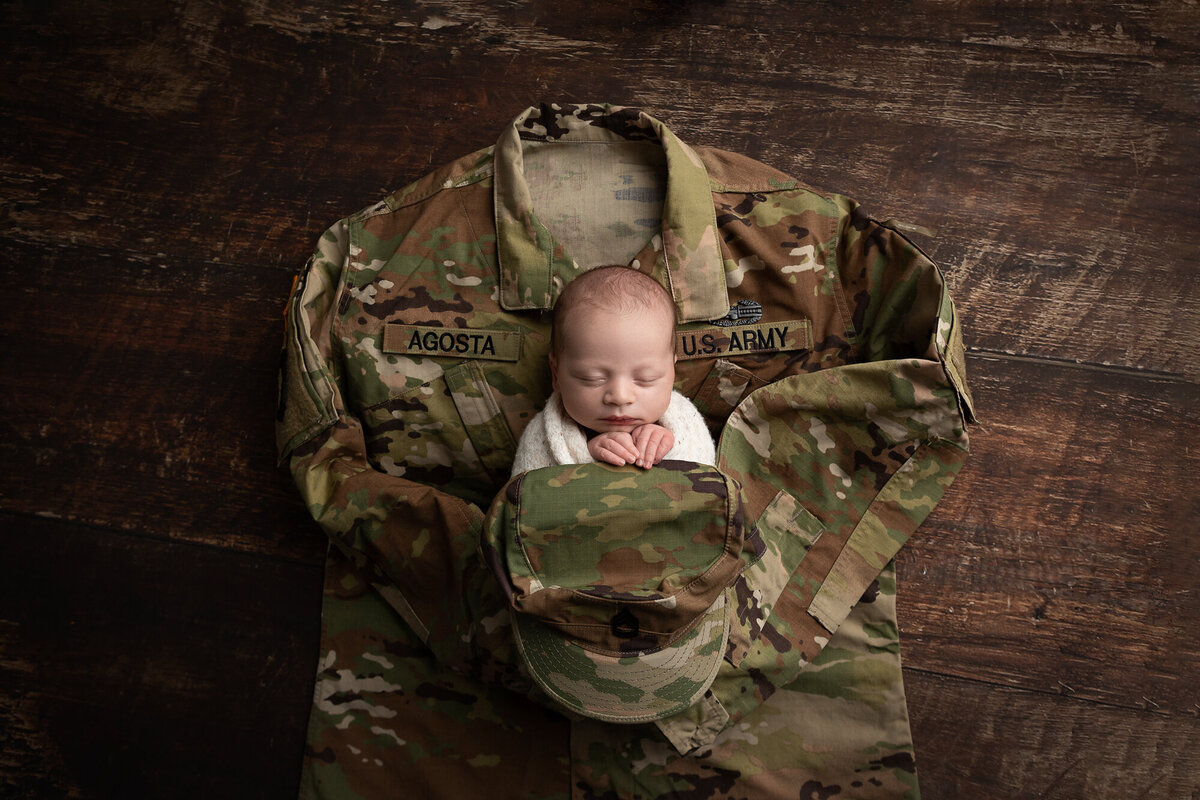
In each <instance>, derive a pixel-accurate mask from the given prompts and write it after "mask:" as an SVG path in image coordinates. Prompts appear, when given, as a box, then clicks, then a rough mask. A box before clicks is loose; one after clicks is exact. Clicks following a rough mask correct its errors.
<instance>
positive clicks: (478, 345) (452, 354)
mask: <svg viewBox="0 0 1200 800" xmlns="http://www.w3.org/2000/svg"><path fill="white" fill-rule="evenodd" d="M383 352H385V353H396V354H398V355H405V356H428V357H431V358H480V359H486V360H489V361H517V360H519V359H520V358H521V332H520V331H498V330H485V329H483V328H434V327H429V326H426V325H402V324H400V323H398V322H389V323H388V324H387V327H385V328H384V329H383Z"/></svg>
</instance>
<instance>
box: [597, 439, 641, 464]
mask: <svg viewBox="0 0 1200 800" xmlns="http://www.w3.org/2000/svg"><path fill="white" fill-rule="evenodd" d="M587 446H588V452H589V453H590V454H591V456H592V458H594V459H596V460H597V461H604V462H607V463H609V464H613V465H615V466H618V467H619V466H621V465H622V464H632V463H633V462H635V461H637V459H638V450H637V448H636V447H635V446H634V444H633V437H632V436H630V435H629V434H628V433H626V432H624V431H609V432H608V433H601V434H599V435H598V436H593V437H592V438H591V439H588V443H587Z"/></svg>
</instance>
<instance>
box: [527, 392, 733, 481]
mask: <svg viewBox="0 0 1200 800" xmlns="http://www.w3.org/2000/svg"><path fill="white" fill-rule="evenodd" d="M658 424H659V425H662V426H663V427H664V428H666V429H667V430H669V431H670V432H671V434H672V435H673V436H674V437H675V446H674V447H672V448H671V451H670V452H669V453H667V455H666V458H668V459H671V460H674V461H694V462H696V463H698V464H715V463H716V460H717V456H716V448H715V447H714V446H713V440H712V436H711V435H709V432H708V427H707V426H706V425H705V424H704V417H702V416H700V412H699V411H698V410H697V409H696V407H695V406H694V405H692V402H691V401H690V400H688V399H687V398H686V397H684V396H683V395H681V394H680V393H679V392H676V391H672V392H671V403H670V405H668V406H667V410H666V413H664V414H663V417H662V419H660V420H659V421H658ZM595 460H596V459H594V458H592V456H591V453H589V452H588V447H587V436H586V435H585V434H584V431H583V428H582V427H580V425H579V423H577V422H575V420H573V419H571V418H570V417H569V416H567V412H566V409H565V408H563V404H562V399H561V398H560V397H559V396H558V392H554V393H553V394H551V395H550V398H549V399H548V400H547V401H546V408H545V409H544V410H543V411H542V412H541V413H540V414H538V415H537V416H536V417H534V418H533V419H532V420H530V422H529V425H528V427H526V428H525V432H524V433H523V434H521V441H520V442H519V443H518V444H517V455H516V457H515V458H514V459H513V469H512V474H513V475H516V474H517V473H519V472H528V471H529V470H531V469H538V468H539V467H548V466H551V465H552V464H586V463H588V462H590V461H595Z"/></svg>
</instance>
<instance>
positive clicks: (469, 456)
mask: <svg viewBox="0 0 1200 800" xmlns="http://www.w3.org/2000/svg"><path fill="white" fill-rule="evenodd" d="M361 417H362V422H363V428H364V431H365V434H366V442H367V456H368V458H370V460H371V462H372V465H373V466H375V468H376V469H379V470H381V471H383V472H386V473H388V474H389V475H396V476H403V477H405V478H407V479H408V480H412V481H416V482H418V483H426V484H432V485H436V486H438V488H439V489H441V490H443V491H446V492H449V493H450V494H453V495H456V496H457V497H461V498H462V499H464V500H467V501H469V502H472V503H475V504H476V505H479V506H480V507H482V508H487V506H488V504H489V503H490V502H491V500H492V497H493V495H495V493H496V490H497V488H499V487H500V486H501V485H503V483H504V481H505V480H506V479H507V478H508V466H509V465H510V464H511V463H512V456H513V453H514V451H515V449H516V445H515V442H514V441H513V436H512V433H511V432H510V431H509V429H508V423H507V422H506V421H505V419H504V415H503V414H502V413H501V412H500V409H499V407H498V406H497V404H496V401H495V399H494V397H493V395H492V391H491V387H490V386H489V385H488V383H487V381H486V380H484V378H483V374H482V370H481V369H480V368H479V365H478V364H477V363H476V362H474V361H465V362H463V363H460V364H456V365H454V366H452V367H450V368H449V369H447V370H446V371H445V372H443V373H442V374H441V375H440V376H438V377H437V378H435V379H433V380H430V381H428V382H426V383H424V384H422V385H421V386H418V387H415V388H413V389H409V390H407V391H405V392H402V393H401V394H399V395H396V396H395V397H390V398H388V399H387V400H385V401H383V402H382V403H377V404H376V405H373V406H370V407H368V408H365V409H363V411H362V412H361Z"/></svg>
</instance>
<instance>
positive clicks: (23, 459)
mask: <svg viewBox="0 0 1200 800" xmlns="http://www.w3.org/2000/svg"><path fill="white" fill-rule="evenodd" d="M585 7H586V8H587V10H586V11H584V10H580V9H583V8H585ZM2 8H3V14H0V30H2V31H3V42H4V56H3V66H2V70H3V74H2V76H0V77H2V80H0V98H2V99H0V125H2V127H3V139H2V141H3V150H2V151H0V199H2V200H3V215H2V217H0V292H2V294H0V299H2V301H3V312H0V410H2V421H0V797H4V798H54V797H81V798H101V797H121V798H140V797H209V798H211V797H222V798H223V797H255V798H289V797H294V796H295V793H296V790H297V784H298V769H299V764H300V754H301V749H302V742H303V734H304V724H305V719H306V714H307V710H308V704H309V701H310V697H311V690H312V681H313V676H314V673H315V657H316V649H315V648H316V645H317V633H318V624H319V608H320V597H319V594H320V582H321V565H322V558H323V552H324V541H323V537H322V535H321V534H320V532H319V531H318V530H317V529H316V528H315V526H314V525H313V524H312V523H311V522H310V520H309V519H308V517H307V515H306V512H305V511H304V509H303V508H302V507H301V504H300V500H299V495H298V494H297V493H296V491H295V490H294V488H293V487H292V485H291V483H290V480H289V478H288V477H287V476H286V475H285V474H284V473H283V472H281V471H280V470H278V469H277V468H276V466H275V464H274V460H273V454H272V447H273V444H272V436H273V434H272V424H273V404H274V400H275V370H276V366H277V363H278V350H279V344H280V342H281V332H282V319H281V313H282V308H283V302H284V298H285V297H286V295H287V293H288V291H289V288H290V286H291V282H292V276H293V274H294V273H295V271H296V270H297V269H298V268H299V267H300V266H301V265H302V264H303V262H304V261H305V259H306V258H307V256H308V253H309V252H310V251H311V248H312V246H313V244H314V242H315V241H316V237H317V236H318V235H319V234H320V232H321V231H322V230H323V229H324V228H325V227H326V226H327V225H328V224H330V223H332V222H333V221H335V220H336V219H338V218H339V217H341V216H343V215H344V214H347V213H349V212H351V211H354V210H356V209H358V208H360V207H362V206H365V205H367V204H369V203H371V202H373V201H375V200H376V199H378V198H379V197H380V196H381V195H382V194H383V193H384V192H385V191H387V190H390V189H393V188H398V187H399V186H401V185H403V184H405V183H407V182H409V181H410V180H413V179H415V178H417V177H419V176H420V175H422V174H424V173H425V172H426V171H427V170H428V169H429V168H430V167H431V166H434V165H437V164H440V163H442V162H444V161H447V160H449V159H451V158H453V157H457V156H459V155H463V154H466V153H467V152H470V151H471V150H474V149H476V148H480V147H484V146H486V145H488V144H490V143H492V142H493V141H494V140H495V138H496V136H497V134H498V132H499V130H500V128H501V127H502V126H503V125H504V123H506V122H507V121H508V120H509V119H510V118H511V117H513V116H515V115H516V114H517V113H518V112H519V111H521V110H522V109H523V108H525V107H526V106H528V105H532V104H534V103H536V102H539V101H541V100H544V99H545V100H568V101H608V102H614V103H619V104H623V105H633V106H640V107H642V108H645V109H647V110H649V111H651V112H652V113H653V114H655V115H656V116H658V117H659V118H661V119H663V120H664V121H665V122H666V123H667V124H668V125H670V126H671V127H672V129H673V130H675V131H676V133H678V134H679V135H680V136H681V137H682V138H684V139H685V140H687V141H690V142H693V143H699V144H712V145H716V146H720V147H724V148H726V149H730V150H735V151H739V152H742V153H746V154H748V155H751V156H754V157H756V158H758V159H760V160H762V161H765V162H767V163H769V164H771V165H773V166H775V167H778V168H780V169H782V170H784V171H786V172H789V173H791V174H793V175H795V176H797V177H799V178H801V179H803V180H804V181H806V182H808V183H810V184H812V185H815V186H819V187H822V188H825V189H828V190H832V191H839V192H842V193H845V194H849V195H851V196H853V197H855V198H857V199H859V200H860V201H862V202H863V203H864V204H866V205H867V207H868V208H869V209H870V210H871V211H872V212H873V213H874V214H875V215H876V216H878V217H879V218H881V219H886V218H889V217H895V218H899V219H902V220H905V221H907V222H911V223H915V224H918V225H922V226H926V227H929V228H933V229H936V231H937V235H936V236H934V237H924V238H920V239H919V242H920V243H921V244H922V246H923V247H925V249H926V250H927V251H928V252H929V253H930V254H931V255H932V256H933V257H934V259H935V260H937V261H938V262H939V263H940V264H941V265H942V266H943V267H944V268H945V270H946V272H947V275H948V278H949V281H950V283H951V284H952V287H953V289H954V293H955V297H956V299H957V301H958V303H959V307H960V310H961V314H962V317H963V318H964V320H965V326H966V338H967V343H968V346H969V369H970V373H971V381H972V386H973V389H974V391H975V396H976V399H977V401H978V406H979V412H980V416H981V417H982V420H983V421H982V424H980V425H979V426H977V427H976V428H974V429H973V431H972V456H971V458H970V460H969V461H968V462H967V466H966V469H965V471H964V472H963V474H962V475H961V477H960V478H959V479H958V481H957V482H956V483H955V484H954V486H953V487H952V488H951V490H950V492H949V493H948V495H947V496H946V499H945V500H944V501H943V502H942V504H941V505H939V506H938V508H937V509H936V510H935V512H934V513H933V515H932V516H931V517H930V519H929V521H928V522H927V523H926V524H925V525H924V526H923V527H922V528H921V530H920V531H919V532H918V535H917V536H916V537H914V539H913V540H912V541H911V542H910V543H909V545H908V546H907V547H906V548H905V549H904V550H903V551H902V553H901V555H900V557H899V569H900V577H901V588H900V604H901V605H900V615H901V617H900V619H901V632H902V637H903V642H904V659H905V666H906V670H905V671H906V675H905V681H906V685H907V687H908V699H909V707H910V711H911V715H912V721H913V729H914V736H915V737H916V744H917V756H918V758H917V763H918V769H919V772H920V776H921V784H922V789H923V791H924V795H925V797H926V798H933V800H938V799H940V798H950V799H957V798H972V799H973V800H979V799H983V800H986V799H988V798H1114V799H1115V798H1172V800H1174V799H1176V798H1192V797H1197V796H1198V795H1200V597H1198V595H1197V584H1200V560H1198V558H1200V556H1198V553H1200V538H1198V537H1197V533H1196V531H1197V528H1198V523H1197V517H1200V492H1198V491H1197V488H1196V486H1197V476H1198V475H1200V270H1198V268H1197V264H1200V14H1198V9H1197V7H1196V4H1195V3H1194V2H1193V0H1178V1H1177V2H1161V3H1096V2H1092V3H1075V2H1049V0H1031V2H1022V3H1019V4H1017V3H1012V4H1008V5H1007V6H1006V4H1004V3H994V2H981V1H980V0H963V1H962V2H948V1H947V0H940V1H935V0H912V2H903V3H899V2H897V3H888V2H882V3H879V2H876V3H860V2H833V1H832V0H830V1H828V2H805V3H800V2H791V3H788V2H763V1H762V0H725V1H724V2H722V1H721V0H710V1H709V2H701V1H700V0H697V1H696V2H673V3H667V2H659V0H603V2H593V3H586V4H585V3H578V4H574V3H561V2H549V0H535V2H485V1H484V0H467V1H465V2H450V0H405V1H404V2H399V1H397V2H344V1H343V2H336V3H335V2H329V1H328V0H307V2H306V1H305V0H300V1H299V2H282V1H277V2H271V1H270V0H266V1H256V2H233V0H172V1H171V2H161V1H160V2H152V1H151V0H140V2H133V1H131V0H124V1H122V0H115V1H113V2H109V1H108V0H104V1H103V2H102V1H101V0H75V2H49V1H46V2H40V3H32V2H24V3H18V2H5V3H3V5H2ZM572 9H575V10H572Z"/></svg>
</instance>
